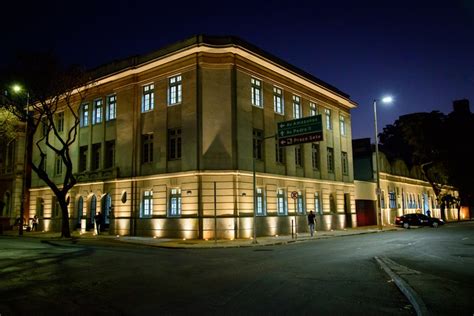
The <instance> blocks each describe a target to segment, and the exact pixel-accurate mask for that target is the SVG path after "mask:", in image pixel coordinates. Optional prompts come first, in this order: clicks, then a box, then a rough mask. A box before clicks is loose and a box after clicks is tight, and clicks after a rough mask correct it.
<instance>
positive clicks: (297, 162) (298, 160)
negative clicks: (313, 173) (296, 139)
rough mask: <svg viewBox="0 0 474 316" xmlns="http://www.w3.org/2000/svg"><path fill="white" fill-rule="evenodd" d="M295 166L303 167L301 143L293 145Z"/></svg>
mask: <svg viewBox="0 0 474 316" xmlns="http://www.w3.org/2000/svg"><path fill="white" fill-rule="evenodd" d="M295 166H296V167H303V146H302V144H299V145H296V146H295Z"/></svg>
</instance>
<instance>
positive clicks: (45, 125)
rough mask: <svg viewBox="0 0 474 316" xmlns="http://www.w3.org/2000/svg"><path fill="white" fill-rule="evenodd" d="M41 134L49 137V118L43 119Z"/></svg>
mask: <svg viewBox="0 0 474 316" xmlns="http://www.w3.org/2000/svg"><path fill="white" fill-rule="evenodd" d="M41 133H42V134H43V136H48V133H49V122H48V118H47V117H43V118H42V119H41Z"/></svg>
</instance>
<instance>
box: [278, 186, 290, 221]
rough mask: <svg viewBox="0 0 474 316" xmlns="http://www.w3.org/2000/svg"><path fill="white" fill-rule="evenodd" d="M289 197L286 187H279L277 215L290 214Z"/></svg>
mask: <svg viewBox="0 0 474 316" xmlns="http://www.w3.org/2000/svg"><path fill="white" fill-rule="evenodd" d="M287 198H288V197H287V196H286V190H285V189H277V199H276V200H277V215H279V216H286V215H288V204H287Z"/></svg>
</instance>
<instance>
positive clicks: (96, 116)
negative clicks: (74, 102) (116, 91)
mask: <svg viewBox="0 0 474 316" xmlns="http://www.w3.org/2000/svg"><path fill="white" fill-rule="evenodd" d="M101 122H102V99H97V100H95V101H94V111H93V115H92V124H99V123H101Z"/></svg>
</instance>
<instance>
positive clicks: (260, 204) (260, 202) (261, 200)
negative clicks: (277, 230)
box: [256, 188, 265, 216]
mask: <svg viewBox="0 0 474 316" xmlns="http://www.w3.org/2000/svg"><path fill="white" fill-rule="evenodd" d="M256 191H257V192H256V197H257V198H256V202H257V215H260V216H263V215H265V196H264V193H263V189H262V188H257V189H256Z"/></svg>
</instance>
